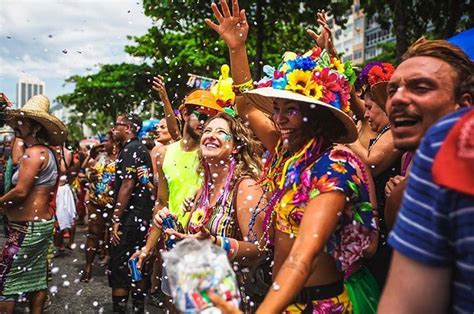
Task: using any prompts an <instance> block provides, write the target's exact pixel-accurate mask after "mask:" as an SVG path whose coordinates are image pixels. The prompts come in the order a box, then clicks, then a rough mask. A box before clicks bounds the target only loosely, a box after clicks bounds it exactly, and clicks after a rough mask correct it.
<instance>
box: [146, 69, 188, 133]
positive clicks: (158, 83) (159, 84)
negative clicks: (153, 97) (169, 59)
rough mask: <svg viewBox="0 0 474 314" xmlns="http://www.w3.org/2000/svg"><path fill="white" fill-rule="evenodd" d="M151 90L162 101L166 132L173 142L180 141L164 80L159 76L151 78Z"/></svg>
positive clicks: (176, 122)
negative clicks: (157, 94) (156, 93)
mask: <svg viewBox="0 0 474 314" xmlns="http://www.w3.org/2000/svg"><path fill="white" fill-rule="evenodd" d="M153 89H154V90H155V91H157V92H158V93H159V95H160V98H161V100H162V101H163V111H164V113H165V119H166V126H167V128H168V132H169V133H170V135H171V137H172V138H173V140H175V141H178V140H180V139H181V137H182V135H181V131H180V130H179V127H178V120H177V119H176V116H175V115H174V111H173V107H172V106H171V102H170V100H169V98H168V93H167V92H166V87H165V80H164V78H163V77H162V76H161V75H158V76H155V77H153Z"/></svg>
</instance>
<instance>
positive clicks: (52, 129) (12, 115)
mask: <svg viewBox="0 0 474 314" xmlns="http://www.w3.org/2000/svg"><path fill="white" fill-rule="evenodd" d="M21 118H27V119H31V120H35V121H36V122H38V123H39V124H41V125H42V126H43V127H44V128H45V130H46V132H47V133H48V144H49V145H53V146H59V145H62V144H63V143H64V142H65V141H66V139H67V129H66V126H65V125H64V123H63V122H62V121H61V120H59V119H58V118H56V117H55V116H53V115H50V114H47V113H45V112H43V111H38V110H22V109H11V110H8V111H7V114H6V123H7V124H8V125H9V126H10V127H12V128H13V127H15V124H16V121H17V120H18V119H21Z"/></svg>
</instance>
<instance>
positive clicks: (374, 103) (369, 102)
mask: <svg viewBox="0 0 474 314" xmlns="http://www.w3.org/2000/svg"><path fill="white" fill-rule="evenodd" d="M394 70H395V68H394V66H393V65H391V64H390V63H383V62H379V61H375V62H371V63H369V64H367V65H366V66H365V67H364V68H363V69H362V72H361V73H360V75H359V81H360V83H361V84H362V86H363V90H364V92H363V95H362V97H363V101H364V104H365V114H364V118H365V119H367V121H368V122H369V125H370V127H371V128H372V130H373V131H374V132H376V134H377V135H376V137H374V138H373V139H371V140H370V142H369V147H368V148H367V149H366V148H365V147H364V146H363V144H362V143H361V141H360V139H358V140H357V141H355V142H354V143H352V144H350V148H351V149H352V150H353V151H354V152H355V153H356V154H358V155H359V157H360V158H361V159H362V160H363V161H364V162H365V163H366V164H367V165H368V166H369V167H370V171H371V172H372V175H373V177H374V182H375V192H376V196H377V204H378V212H379V217H380V223H379V225H380V239H379V247H378V249H377V253H376V254H375V255H374V257H373V258H372V259H371V260H369V261H368V267H369V269H370V270H371V272H372V273H373V275H374V276H375V278H376V280H377V283H378V285H379V287H380V289H383V287H384V285H385V279H386V278H387V275H388V267H389V264H390V258H391V249H390V248H389V246H388V245H387V244H386V242H385V241H383V239H384V238H386V237H387V236H388V231H387V229H386V227H385V217H384V208H385V199H386V194H385V185H386V183H387V182H388V181H389V180H390V178H391V177H394V176H396V175H398V174H400V167H401V157H402V152H401V151H399V150H397V149H395V146H394V142H393V136H392V132H390V123H389V120H388V115H387V114H386V112H385V101H384V96H383V90H384V89H383V88H380V87H381V85H383V84H384V83H383V82H388V80H389V79H390V77H391V75H392V73H393V72H394ZM374 87H375V88H374Z"/></svg>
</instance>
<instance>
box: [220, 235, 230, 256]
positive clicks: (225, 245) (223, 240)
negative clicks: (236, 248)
mask: <svg viewBox="0 0 474 314" xmlns="http://www.w3.org/2000/svg"><path fill="white" fill-rule="evenodd" d="M221 248H222V249H223V250H224V251H225V252H226V253H227V255H229V252H230V248H231V246H230V241H229V239H227V238H226V237H222V238H221Z"/></svg>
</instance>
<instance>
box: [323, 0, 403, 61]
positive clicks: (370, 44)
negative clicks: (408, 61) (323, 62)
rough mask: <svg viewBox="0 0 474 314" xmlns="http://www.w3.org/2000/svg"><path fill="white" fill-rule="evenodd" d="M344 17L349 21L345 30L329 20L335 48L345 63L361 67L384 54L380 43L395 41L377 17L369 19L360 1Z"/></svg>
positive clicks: (355, 1)
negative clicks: (349, 62) (348, 62)
mask: <svg viewBox="0 0 474 314" xmlns="http://www.w3.org/2000/svg"><path fill="white" fill-rule="evenodd" d="M344 17H345V19H347V22H346V24H345V25H344V28H342V27H340V26H339V25H336V24H335V23H334V18H332V17H330V18H329V19H328V24H329V26H330V28H331V31H332V33H333V36H334V46H335V47H336V50H337V52H338V53H342V60H343V61H351V62H352V64H354V65H361V64H363V63H364V62H366V61H367V60H369V59H372V58H374V57H376V56H378V55H379V54H381V53H382V48H379V47H378V45H379V44H380V43H384V42H389V41H394V40H395V36H393V35H392V33H391V32H390V31H388V30H384V29H382V28H381V26H380V25H379V24H378V23H377V22H376V21H375V20H376V18H375V17H371V18H370V19H369V18H368V16H367V15H366V14H365V13H364V11H363V10H362V9H361V7H360V1H359V0H354V1H353V4H352V6H351V9H350V10H348V11H347V12H346V14H345V16H344Z"/></svg>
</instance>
